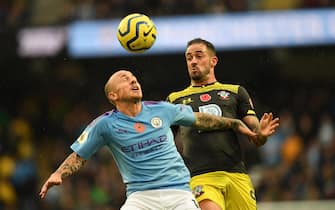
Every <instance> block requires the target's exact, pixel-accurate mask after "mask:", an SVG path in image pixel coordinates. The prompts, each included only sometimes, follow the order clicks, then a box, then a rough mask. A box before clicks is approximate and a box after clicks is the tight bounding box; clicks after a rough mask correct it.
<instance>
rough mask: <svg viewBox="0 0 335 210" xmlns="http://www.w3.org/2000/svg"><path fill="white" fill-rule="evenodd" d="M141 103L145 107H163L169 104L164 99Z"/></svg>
mask: <svg viewBox="0 0 335 210" xmlns="http://www.w3.org/2000/svg"><path fill="white" fill-rule="evenodd" d="M143 105H144V106H146V107H149V108H151V107H165V106H169V105H171V104H170V103H168V102H166V101H143Z"/></svg>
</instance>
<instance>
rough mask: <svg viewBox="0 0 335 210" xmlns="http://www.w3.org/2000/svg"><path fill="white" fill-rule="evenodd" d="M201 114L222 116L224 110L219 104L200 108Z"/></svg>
mask: <svg viewBox="0 0 335 210" xmlns="http://www.w3.org/2000/svg"><path fill="white" fill-rule="evenodd" d="M199 112H201V113H207V114H212V115H215V116H219V117H221V116H222V110H221V108H220V107H219V106H218V105H217V104H208V105H204V106H199Z"/></svg>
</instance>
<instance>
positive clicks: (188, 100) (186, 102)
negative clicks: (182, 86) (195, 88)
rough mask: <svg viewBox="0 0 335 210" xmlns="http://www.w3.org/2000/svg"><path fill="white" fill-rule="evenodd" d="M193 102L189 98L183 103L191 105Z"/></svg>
mask: <svg viewBox="0 0 335 210" xmlns="http://www.w3.org/2000/svg"><path fill="white" fill-rule="evenodd" d="M192 102H193V100H192V98H188V99H184V100H183V101H182V104H190V103H192Z"/></svg>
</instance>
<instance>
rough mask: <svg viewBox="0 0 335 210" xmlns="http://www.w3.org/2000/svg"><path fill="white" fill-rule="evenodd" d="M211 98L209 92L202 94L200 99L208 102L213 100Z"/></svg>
mask: <svg viewBox="0 0 335 210" xmlns="http://www.w3.org/2000/svg"><path fill="white" fill-rule="evenodd" d="M211 98H212V97H211V96H210V95H209V94H208V93H206V94H202V95H200V100H201V101H202V102H207V101H209V100H211Z"/></svg>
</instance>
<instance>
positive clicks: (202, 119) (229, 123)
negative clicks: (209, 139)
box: [194, 112, 256, 138]
mask: <svg viewBox="0 0 335 210" xmlns="http://www.w3.org/2000/svg"><path fill="white" fill-rule="evenodd" d="M195 116H196V120H195V123H194V127H195V128H198V129H200V130H225V129H233V130H234V131H236V132H240V133H242V134H244V135H246V136H248V137H250V138H256V133H254V132H252V131H251V130H250V129H249V128H248V126H246V125H245V124H244V123H243V122H242V121H241V120H239V119H232V118H227V117H218V116H215V115H211V114H206V113H200V112H195Z"/></svg>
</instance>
